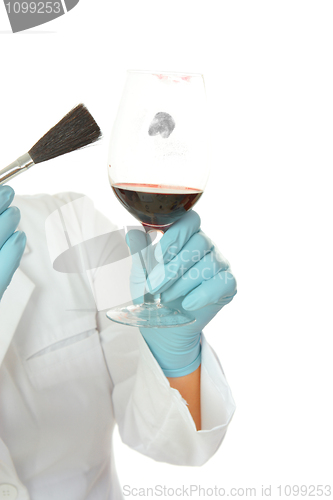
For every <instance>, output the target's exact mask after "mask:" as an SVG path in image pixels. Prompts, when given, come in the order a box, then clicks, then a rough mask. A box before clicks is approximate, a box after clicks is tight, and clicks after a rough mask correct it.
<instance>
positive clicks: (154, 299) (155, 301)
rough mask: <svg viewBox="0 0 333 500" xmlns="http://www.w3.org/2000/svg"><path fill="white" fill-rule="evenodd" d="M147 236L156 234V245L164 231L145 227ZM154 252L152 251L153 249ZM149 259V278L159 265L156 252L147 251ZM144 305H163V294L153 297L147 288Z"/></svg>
mask: <svg viewBox="0 0 333 500" xmlns="http://www.w3.org/2000/svg"><path fill="white" fill-rule="evenodd" d="M143 227H144V229H145V231H146V233H147V235H148V234H150V233H156V234H157V237H156V242H155V244H156V243H158V242H159V241H160V239H161V238H162V236H163V231H160V230H157V229H151V228H150V227H147V226H143ZM151 250H152V249H151ZM146 255H147V258H146V264H145V267H146V275H147V277H148V276H149V273H151V271H152V270H153V269H154V267H155V266H156V264H157V261H156V259H155V256H154V252H153V251H147V254H146ZM143 301H144V303H145V304H154V305H155V306H157V307H158V306H159V305H160V304H161V294H160V293H157V294H155V295H152V294H151V293H150V292H149V291H148V290H147V287H146V290H145V294H144V299H143Z"/></svg>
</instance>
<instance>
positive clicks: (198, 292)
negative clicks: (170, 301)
mask: <svg viewBox="0 0 333 500" xmlns="http://www.w3.org/2000/svg"><path fill="white" fill-rule="evenodd" d="M236 292H237V283H236V279H235V277H234V276H233V274H232V273H231V271H230V270H227V271H220V272H219V273H217V274H216V275H215V276H213V277H212V278H211V279H209V280H207V281H204V282H202V283H201V285H199V286H198V287H197V288H195V289H194V290H193V291H192V292H190V293H189V294H188V295H187V296H186V297H185V299H184V300H183V302H182V306H183V308H184V309H187V310H188V311H195V310H197V309H201V308H202V307H205V306H207V305H210V304H220V305H221V306H224V305H225V304H228V302H230V301H231V300H232V299H233V297H234V296H235V295H236Z"/></svg>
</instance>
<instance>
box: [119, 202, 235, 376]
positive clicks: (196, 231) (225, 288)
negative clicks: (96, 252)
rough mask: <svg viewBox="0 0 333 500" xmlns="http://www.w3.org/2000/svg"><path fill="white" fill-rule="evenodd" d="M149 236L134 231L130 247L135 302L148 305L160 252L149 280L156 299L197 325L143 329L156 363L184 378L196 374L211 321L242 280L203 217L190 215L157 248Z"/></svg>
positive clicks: (194, 214) (128, 235)
mask: <svg viewBox="0 0 333 500" xmlns="http://www.w3.org/2000/svg"><path fill="white" fill-rule="evenodd" d="M150 243H151V242H150V238H149V235H146V234H145V233H143V232H142V231H139V230H132V231H129V232H128V234H127V244H128V246H129V247H130V251H131V254H132V256H133V257H132V258H133V265H132V272H131V290H132V295H133V297H134V302H136V303H140V302H142V301H143V300H142V294H143V290H144V287H145V283H146V273H145V270H144V269H143V267H142V264H141V260H140V258H139V254H138V253H137V252H139V251H141V252H142V255H143V256H144V259H145V260H146V259H147V253H149V252H150V253H151V252H154V257H155V259H156V260H157V262H158V264H157V265H156V266H155V267H154V269H153V270H152V272H151V273H150V274H149V276H148V287H149V290H150V291H152V293H153V294H156V293H161V300H162V302H163V303H168V305H170V307H175V308H177V309H184V310H186V311H191V314H193V316H194V317H195V319H196V321H195V322H194V323H192V324H190V325H185V326H181V327H175V328H140V331H141V333H142V335H143V337H144V339H145V341H146V343H147V344H148V346H149V348H150V350H151V351H152V353H153V355H154V357H155V358H156V360H157V361H158V363H159V365H160V366H161V368H162V370H163V372H164V374H165V375H166V376H167V377H181V376H184V375H188V374H189V373H192V372H193V371H195V370H196V369H197V368H198V367H199V365H200V362H201V343H200V338H201V332H202V330H203V328H204V327H205V326H206V325H207V324H208V323H209V322H210V321H211V319H212V318H213V317H214V316H215V315H216V314H217V313H218V312H219V311H220V310H221V309H222V307H223V306H225V305H226V304H228V303H229V302H231V300H232V299H233V297H234V296H235V295H236V280H235V278H234V276H233V274H232V273H231V271H230V267H229V263H228V261H227V260H226V259H225V258H224V257H223V256H222V255H221V254H220V252H219V251H218V250H217V249H216V248H215V247H214V244H213V243H212V241H211V240H210V239H209V238H208V237H207V236H206V235H205V234H204V233H203V232H202V231H201V230H200V217H199V215H198V214H197V213H196V212H194V211H190V212H187V213H186V214H185V215H184V216H183V217H182V218H181V219H179V220H178V221H177V222H176V223H175V224H173V225H172V226H171V227H170V229H168V231H167V232H166V233H165V234H164V235H163V237H162V239H161V240H160V242H159V243H158V245H157V246H156V247H155V249H154V247H152V246H151V244H150Z"/></svg>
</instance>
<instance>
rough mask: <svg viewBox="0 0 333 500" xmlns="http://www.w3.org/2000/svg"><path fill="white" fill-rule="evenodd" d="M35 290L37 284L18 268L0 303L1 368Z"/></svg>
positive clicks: (26, 251)
mask: <svg viewBox="0 0 333 500" xmlns="http://www.w3.org/2000/svg"><path fill="white" fill-rule="evenodd" d="M26 253H29V249H28V248H26V250H25V254H26ZM24 258H25V256H23V257H22V259H24ZM34 288H35V284H34V283H33V282H32V281H31V280H30V278H28V276H27V275H26V274H25V273H24V272H23V271H22V270H21V269H20V268H18V269H17V271H16V272H15V274H14V276H13V279H12V281H11V283H10V285H9V287H8V289H7V290H6V291H5V293H4V295H3V297H2V299H1V301H0V366H1V363H2V361H3V359H4V357H5V355H6V352H7V349H8V347H9V344H10V343H11V340H12V338H13V335H14V333H15V331H16V328H17V326H18V324H19V321H20V319H21V316H22V314H23V312H24V310H25V308H26V305H27V304H28V302H29V299H30V297H31V294H32V292H33V290H34Z"/></svg>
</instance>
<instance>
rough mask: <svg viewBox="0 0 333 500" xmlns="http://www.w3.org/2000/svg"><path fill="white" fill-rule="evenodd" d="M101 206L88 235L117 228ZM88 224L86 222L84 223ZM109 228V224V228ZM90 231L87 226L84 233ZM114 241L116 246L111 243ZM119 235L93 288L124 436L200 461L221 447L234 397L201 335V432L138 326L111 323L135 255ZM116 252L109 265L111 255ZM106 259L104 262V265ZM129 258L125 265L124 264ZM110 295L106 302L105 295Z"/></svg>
mask: <svg viewBox="0 0 333 500" xmlns="http://www.w3.org/2000/svg"><path fill="white" fill-rule="evenodd" d="M108 224H110V222H109V221H107V220H106V219H105V218H104V217H103V216H102V215H101V214H99V213H98V212H97V211H96V213H95V220H94V224H93V226H94V228H98V230H96V229H95V230H92V228H91V229H90V231H89V233H90V235H91V234H92V233H94V234H101V233H103V232H104V233H105V232H107V231H113V230H114V228H115V226H113V227H109V226H108ZM86 225H87V224H86ZM108 228H109V229H108ZM85 232H86V231H85V230H84V227H83V233H85ZM113 245H114V248H113ZM123 245H125V243H124V242H122V241H121V239H119V238H113V239H112V240H111V247H110V246H108V248H105V249H103V251H102V252H101V255H100V258H99V259H98V261H99V262H100V264H101V265H100V267H99V268H98V269H96V270H95V272H93V276H92V287H93V289H94V295H95V300H96V305H97V309H98V310H99V311H100V312H99V313H98V326H99V331H100V337H101V342H102V347H103V351H104V355H105V360H106V363H107V365H108V369H109V373H110V376H111V379H112V382H113V391H112V402H113V408H114V413H115V417H116V421H117V423H118V426H119V431H120V435H121V437H122V440H123V442H124V443H126V444H127V445H128V446H130V447H131V448H133V449H135V450H137V451H139V452H140V453H143V454H144V455H147V456H149V457H151V458H153V459H155V460H157V461H161V462H167V463H170V464H176V465H202V464H204V463H205V462H206V461H207V460H208V459H209V458H210V457H211V456H212V455H213V454H214V453H215V452H216V451H217V449H218V448H219V446H220V444H221V443H222V441H223V439H224V436H225V433H226V430H227V427H228V425H229V422H230V420H231V418H232V416H233V413H234V411H235V404H234V400H233V398H232V395H231V391H230V389H229V386H228V383H227V381H226V378H225V376H224V373H223V370H222V368H221V366H220V363H219V361H218V359H217V357H216V355H215V353H214V352H213V350H212V349H211V347H210V346H209V344H208V342H207V341H206V339H205V337H204V336H202V364H201V415H202V430H201V431H197V430H196V427H195V424H194V421H193V419H192V416H191V414H190V412H189V410H188V408H187V405H186V402H185V401H184V400H183V399H182V397H181V395H180V393H179V392H178V391H177V390H176V389H173V388H171V387H170V385H169V382H168V379H167V378H166V377H165V375H164V373H163V371H162V370H161V368H160V366H159V365H158V363H157V361H156V359H155V358H154V356H153V355H152V353H151V351H150V349H149V348H148V346H147V344H146V342H145V341H144V339H143V337H142V335H141V333H140V331H139V329H137V328H133V327H126V326H123V325H119V324H116V323H112V322H110V321H109V320H108V319H107V318H106V316H105V310H104V309H105V308H109V307H112V306H113V305H120V304H124V303H125V302H126V300H131V295H130V289H129V286H128V288H127V289H126V286H125V283H127V282H128V285H129V271H130V267H131V258H130V257H128V258H125V256H126V255H129V253H128V249H127V246H126V245H125V246H126V249H127V250H126V249H125V248H123V249H122V246H123ZM110 252H111V253H114V254H115V255H117V256H118V258H117V261H116V262H115V263H111V264H107V263H108V262H109V261H110V259H109V258H108V256H109V255H110ZM103 263H105V264H106V265H103ZM126 263H127V264H126ZM105 299H107V301H108V302H107V303H105V302H104V300H105Z"/></svg>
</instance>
